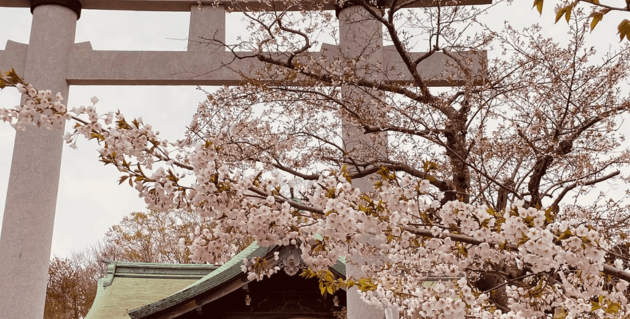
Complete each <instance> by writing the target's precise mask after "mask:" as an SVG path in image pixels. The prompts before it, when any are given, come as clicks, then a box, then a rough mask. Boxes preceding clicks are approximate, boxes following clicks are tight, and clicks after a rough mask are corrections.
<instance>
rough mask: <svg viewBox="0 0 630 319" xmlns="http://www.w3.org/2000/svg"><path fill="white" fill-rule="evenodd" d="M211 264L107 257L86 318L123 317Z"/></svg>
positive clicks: (186, 283)
mask: <svg viewBox="0 0 630 319" xmlns="http://www.w3.org/2000/svg"><path fill="white" fill-rule="evenodd" d="M217 268H218V267H217V266H214V265H198V264H155V263H129V262H117V261H110V262H108V266H107V275H106V276H105V277H103V278H101V279H100V280H99V281H98V286H97V287H98V288H97V294H96V298H95V299H94V303H93V304H92V307H91V309H90V312H89V313H88V315H87V316H86V319H123V318H124V319H127V318H129V314H128V311H129V310H130V309H134V308H137V307H140V306H142V305H146V304H149V303H152V302H155V301H158V300H161V299H163V298H166V297H167V296H169V295H171V294H173V293H176V292H177V291H179V290H181V289H182V288H185V287H187V286H189V285H190V284H192V283H194V282H196V281H197V280H199V279H200V278H203V277H204V276H205V275H207V274H208V273H210V272H212V271H213V270H216V269H217Z"/></svg>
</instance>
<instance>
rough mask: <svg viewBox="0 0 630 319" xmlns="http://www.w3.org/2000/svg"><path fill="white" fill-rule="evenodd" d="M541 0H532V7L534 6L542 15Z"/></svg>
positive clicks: (542, 0)
mask: <svg viewBox="0 0 630 319" xmlns="http://www.w3.org/2000/svg"><path fill="white" fill-rule="evenodd" d="M543 2H544V0H534V6H533V7H536V10H538V13H540V14H541V15H542V10H543ZM533 7H532V8H533Z"/></svg>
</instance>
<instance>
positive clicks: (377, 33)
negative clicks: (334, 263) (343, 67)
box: [338, 1, 387, 319]
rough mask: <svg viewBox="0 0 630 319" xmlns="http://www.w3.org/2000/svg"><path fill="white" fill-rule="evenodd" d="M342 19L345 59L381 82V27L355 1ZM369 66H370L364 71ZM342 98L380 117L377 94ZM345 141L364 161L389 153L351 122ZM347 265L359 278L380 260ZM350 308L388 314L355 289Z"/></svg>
mask: <svg viewBox="0 0 630 319" xmlns="http://www.w3.org/2000/svg"><path fill="white" fill-rule="evenodd" d="M338 18H339V47H340V50H341V55H342V56H343V57H344V58H345V59H348V58H356V57H359V56H362V57H363V58H365V59H366V60H365V62H360V63H358V65H357V69H358V70H360V71H359V76H363V77H366V78H369V79H373V80H376V81H377V80H378V79H379V77H380V75H381V72H380V69H379V67H378V63H379V62H381V61H382V59H383V50H382V48H383V34H382V25H381V23H380V22H378V21H376V20H375V19H374V18H373V17H372V16H371V15H370V13H369V12H368V11H367V10H365V9H364V8H363V7H361V6H359V5H352V1H346V4H345V5H344V7H342V8H339V9H338ZM366 64H367V65H368V67H367V68H365V66H366ZM341 92H342V95H343V97H344V99H352V100H362V103H364V105H359V106H357V109H356V110H355V111H357V112H363V113H365V114H368V116H370V114H369V113H372V114H371V116H377V111H378V108H377V104H376V103H377V100H376V99H375V98H376V97H375V95H374V94H375V93H377V92H376V91H371V89H369V88H365V89H359V88H356V87H347V86H346V87H342V90H341ZM342 133H343V142H344V148H345V149H346V150H347V151H351V152H352V151H357V152H362V153H364V154H365V157H364V159H365V160H370V159H375V158H385V157H386V156H387V155H386V151H387V135H386V134H380V135H378V136H376V135H374V134H372V135H373V137H376V138H373V139H370V137H369V135H366V134H363V132H362V131H361V130H360V129H357V128H356V126H353V125H351V124H350V123H349V122H347V121H344V123H343V132H342ZM350 169H351V168H350ZM352 186H353V187H357V188H359V189H361V190H362V191H364V192H369V191H372V190H373V186H372V181H370V180H369V178H367V177H364V178H360V179H354V180H353V181H352ZM361 241H363V242H370V243H372V244H375V239H374V238H370V237H369V235H368V236H365V237H364V238H362V239H361ZM349 257H350V258H348V262H347V263H346V273H347V275H348V276H351V277H355V278H360V277H363V276H365V273H363V272H362V271H361V265H362V264H367V263H373V262H380V260H366V259H363V258H360V257H359V256H349ZM347 307H348V319H384V318H385V312H384V311H383V309H381V308H380V307H376V306H372V305H368V304H366V303H365V302H363V301H362V300H361V298H360V296H359V293H358V291H357V288H356V287H353V288H350V289H348V291H347Z"/></svg>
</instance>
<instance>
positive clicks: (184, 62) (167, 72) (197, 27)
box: [0, 0, 492, 319]
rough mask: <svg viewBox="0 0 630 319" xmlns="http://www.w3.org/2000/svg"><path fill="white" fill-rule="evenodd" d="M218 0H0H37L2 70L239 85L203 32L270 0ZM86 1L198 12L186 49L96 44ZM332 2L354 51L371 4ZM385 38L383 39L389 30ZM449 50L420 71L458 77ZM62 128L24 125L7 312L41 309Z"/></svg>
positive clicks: (7, 240) (33, 77)
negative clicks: (208, 2) (356, 17)
mask: <svg viewBox="0 0 630 319" xmlns="http://www.w3.org/2000/svg"><path fill="white" fill-rule="evenodd" d="M381 1H382V0H381ZM219 2H221V3H223V6H219V7H210V6H208V7H204V8H203V10H198V1H197V0H0V7H24V8H31V12H32V14H33V22H32V27H31V36H30V41H29V44H28V45H26V44H20V43H16V42H12V41H8V43H7V45H6V48H5V50H4V51H0V70H2V71H6V70H10V69H11V68H14V69H15V70H16V71H17V72H18V74H20V75H22V76H24V78H25V79H26V80H27V81H29V82H30V83H33V85H34V86H35V87H37V88H39V89H50V90H52V91H53V92H61V93H62V94H63V95H64V97H66V99H67V97H68V88H69V86H70V85H237V84H238V83H239V81H240V76H239V75H238V73H236V72H234V71H232V70H229V69H227V68H221V66H222V65H223V63H227V62H229V61H231V60H232V53H230V52H225V51H222V50H217V48H216V47H214V46H208V45H203V44H201V43H200V42H203V40H202V38H205V39H209V38H215V39H218V40H222V41H224V42H225V6H230V5H232V4H234V3H240V4H242V5H243V7H244V6H248V7H249V8H252V9H256V8H258V7H259V6H262V5H264V2H259V1H247V0H220V1H219ZM273 2H275V3H274V4H275V5H276V9H283V8H282V6H283V5H282V1H279V0H273ZM379 2H380V1H379ZM388 3H391V0H386V1H384V4H385V5H387V4H388ZM433 3H434V2H433V1H431V0H421V1H417V2H416V3H414V4H413V5H411V6H407V7H423V6H430V5H431V4H433ZM490 3H492V0H460V1H459V4H462V5H474V4H490ZM316 4H318V1H313V5H314V6H315V5H316ZM82 9H99V10H137V11H179V12H182V11H188V12H190V13H191V18H190V29H189V38H188V39H189V43H188V51H187V52H163V51H161V52H149V51H94V50H92V47H91V45H90V43H89V42H85V43H78V44H75V43H74V40H75V31H76V22H77V20H78V19H79V18H80V16H81V10H82ZM232 9H237V7H235V6H234V7H232ZM324 9H327V10H335V9H341V10H342V11H341V14H340V15H339V19H340V25H341V27H342V32H341V35H340V42H339V43H340V46H339V48H337V49H341V50H342V51H344V52H353V51H355V52H356V50H353V48H356V45H358V44H357V43H353V41H352V40H353V39H352V34H354V33H357V32H364V31H365V30H357V28H356V27H355V29H353V28H352V21H348V19H351V18H349V17H350V16H352V14H344V11H345V12H351V11H352V12H359V11H361V10H364V9H363V8H362V7H360V6H353V5H352V1H351V0H350V1H346V5H344V6H343V8H336V7H335V5H334V4H333V3H331V2H326V3H325V4H324ZM344 27H345V28H346V31H345V32H344V31H343V28H344ZM380 27H381V26H380V24H376V25H374V26H373V29H372V31H375V30H376V32H378V33H379V34H380V30H381V29H380ZM379 41H380V45H382V37H380V40H379ZM375 45H378V43H375ZM323 47H326V48H327V49H328V50H329V51H330V50H331V49H334V46H332V45H324V46H323ZM392 50H393V48H387V47H385V48H383V49H382V52H381V54H380V56H382V60H383V61H382V63H383V65H388V68H389V71H388V72H392V74H398V73H400V72H401V71H402V72H403V73H408V72H405V71H404V70H405V69H404V65H403V64H402V61H401V59H400V57H398V56H397V55H396V52H392ZM312 54H314V55H318V54H320V53H317V52H315V53H312ZM357 54H358V53H357ZM415 54H417V55H420V54H423V53H415ZM459 54H461V55H462V57H464V56H467V57H469V58H471V59H472V60H473V61H475V63H474V64H473V70H475V69H479V68H480V67H481V65H482V63H481V62H482V60H485V52H479V53H477V54H472V53H459ZM447 59H448V58H447V57H446V56H445V55H443V54H441V53H436V54H434V55H432V56H431V57H430V58H428V59H426V60H424V61H423V62H422V64H421V65H420V66H419V68H418V70H419V72H420V74H421V76H422V77H423V78H425V79H429V80H428V81H427V84H428V85H430V86H447V85H451V84H452V83H453V79H455V80H457V78H458V74H457V72H456V71H455V70H454V69H447V68H445V62H446V60H447ZM261 65H262V64H261V62H258V61H257V60H253V59H249V60H236V61H234V62H232V63H231V65H230V66H231V68H232V69H234V70H236V71H243V72H251V71H255V70H256V69H257V68H259V67H261ZM209 71H212V72H209ZM409 79H410V77H407V78H402V79H400V80H399V81H401V82H407V81H409ZM296 85H300V83H296ZM62 136H63V128H62V129H57V130H53V131H48V130H46V129H44V128H40V129H38V128H31V127H29V128H28V129H27V130H26V131H18V132H17V134H16V138H15V146H14V150H13V159H12V163H11V173H10V177H9V187H8V191H7V198H6V204H5V210H4V221H3V224H2V235H1V236H2V237H1V238H0V317H2V318H41V317H42V316H43V312H44V299H45V295H46V283H47V275H48V262H49V260H48V259H49V256H50V250H51V242H52V232H53V222H54V215H55V206H56V201H57V191H58V186H59V173H60V166H61V152H62V146H63V141H62ZM355 295H356V294H355ZM356 298H357V296H354V297H353V298H350V296H349V300H348V308H349V313H348V315H349V316H350V318H351V319H355V318H359V317H362V319H368V318H369V319H372V318H374V319H381V318H382V317H383V313H382V312H380V313H376V314H375V313H374V312H373V311H372V312H371V313H370V312H368V311H366V310H365V307H364V306H362V305H361V304H360V303H361V301H360V300H357V299H356ZM351 299H354V300H355V301H354V302H353V301H351ZM362 309H363V310H362Z"/></svg>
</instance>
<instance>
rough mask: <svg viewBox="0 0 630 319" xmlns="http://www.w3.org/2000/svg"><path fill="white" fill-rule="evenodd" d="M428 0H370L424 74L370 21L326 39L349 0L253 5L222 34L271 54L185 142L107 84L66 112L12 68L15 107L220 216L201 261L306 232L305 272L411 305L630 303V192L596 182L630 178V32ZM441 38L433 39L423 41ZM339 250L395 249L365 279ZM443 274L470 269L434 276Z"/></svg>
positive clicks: (422, 313) (208, 231) (522, 313)
mask: <svg viewBox="0 0 630 319" xmlns="http://www.w3.org/2000/svg"><path fill="white" fill-rule="evenodd" d="M411 2H413V1H392V2H391V5H389V6H387V7H379V6H376V5H374V4H373V3H371V2H366V1H363V0H355V1H353V2H352V4H353V5H355V6H360V8H361V9H362V11H359V12H362V13H361V14H363V16H362V17H363V18H362V19H361V20H360V22H357V23H378V26H379V28H378V29H379V30H380V28H381V27H382V29H383V30H385V33H386V35H385V38H386V40H388V41H390V42H391V43H392V44H393V48H391V49H389V50H391V52H394V53H395V54H397V55H398V58H399V59H400V61H402V62H401V65H403V66H404V72H406V73H407V74H409V75H410V79H411V80H410V81H408V82H401V81H399V80H398V79H399V78H400V77H399V76H400V74H392V73H391V72H390V73H388V71H390V70H391V69H390V68H389V66H388V65H383V64H382V63H379V62H378V61H379V60H377V59H374V56H375V55H377V54H378V52H379V50H380V49H381V48H380V47H379V46H376V47H373V46H370V45H371V44H370V41H371V39H357V41H356V43H364V44H365V47H363V50H360V51H361V55H356V54H355V55H352V54H344V52H338V53H336V54H333V53H332V52H331V53H329V54H328V55H326V54H322V55H320V56H316V55H313V54H311V53H310V51H309V50H311V48H313V47H314V46H316V45H317V39H318V37H317V36H318V35H319V34H320V33H322V32H326V31H327V30H329V31H330V32H331V33H332V35H333V36H334V35H335V34H336V32H338V30H337V29H336V28H334V27H333V25H332V23H333V22H334V21H333V20H334V18H333V14H332V13H331V12H327V11H322V10H320V11H317V10H315V11H304V12H299V11H298V12H297V13H292V11H291V12H290V10H289V9H287V10H285V11H277V10H270V9H266V8H265V7H264V6H262V8H263V9H260V10H259V11H246V13H245V16H246V19H248V21H249V22H250V25H249V26H250V31H251V36H250V37H249V38H248V39H243V40H242V41H241V42H240V43H237V44H235V45H231V44H226V43H222V42H220V41H217V40H216V39H208V41H209V42H212V43H213V44H218V45H223V46H225V47H226V48H227V49H228V50H230V51H231V52H232V53H233V54H234V59H235V60H238V59H257V60H259V61H263V62H265V63H266V67H265V68H264V69H260V70H258V71H257V73H256V74H255V75H248V74H242V77H243V79H242V85H240V86H234V87H223V88H221V89H219V90H218V91H217V92H213V93H211V94H210V93H208V99H207V101H205V102H204V103H202V104H201V105H200V106H199V109H198V111H197V113H196V114H195V116H194V118H193V120H192V123H191V125H190V126H189V129H188V131H187V137H186V138H185V139H183V140H180V141H174V142H169V141H165V140H162V139H160V138H159V136H158V135H157V133H156V131H155V130H154V128H153V127H152V126H151V125H149V124H147V123H144V122H143V121H142V120H141V119H126V118H125V117H124V115H123V114H122V113H120V112H118V113H116V114H114V113H109V114H99V113H98V112H97V111H96V104H97V102H98V99H96V98H95V99H93V100H92V105H91V106H88V107H80V108H75V109H73V110H67V109H66V107H65V106H64V105H63V103H62V102H63V97H61V96H60V95H56V96H53V94H52V92H50V91H46V90H38V89H36V88H34V87H32V86H31V85H29V84H28V83H25V82H24V81H23V80H22V79H20V78H19V76H18V75H17V74H15V73H14V72H8V73H7V74H6V75H5V76H4V77H3V79H2V82H1V84H2V85H3V86H12V87H16V88H17V89H18V90H20V92H22V93H23V94H24V95H25V97H26V99H25V101H24V103H23V105H21V106H19V107H17V108H13V109H0V118H2V119H3V120H4V121H7V122H9V123H11V124H13V125H15V126H16V128H18V129H21V128H23V127H26V126H28V125H37V126H43V127H52V126H54V125H58V124H59V123H61V122H63V121H65V120H71V121H73V122H74V123H75V125H74V128H73V130H72V131H71V132H70V133H68V134H67V135H66V137H65V139H66V141H67V142H68V143H69V144H71V145H74V143H75V142H76V140H77V139H79V138H86V139H90V140H95V141H97V142H98V143H100V145H101V150H100V160H101V161H103V162H104V163H105V164H107V165H112V166H115V167H116V168H117V169H118V171H119V172H120V173H121V179H120V182H121V183H128V184H129V185H130V186H131V187H133V188H134V189H135V190H136V191H137V192H138V193H139V194H140V196H142V197H143V198H144V199H145V201H146V202H147V204H148V205H149V207H150V208H151V209H154V210H167V209H171V208H173V207H177V208H179V209H184V210H187V211H190V212H193V213H195V214H198V215H199V216H201V217H203V218H206V219H207V221H208V222H209V226H208V227H207V228H204V229H200V230H199V232H196V238H195V240H194V242H193V243H192V244H191V245H190V247H189V248H190V251H191V258H192V259H193V260H195V261H197V262H210V263H221V262H225V261H227V260H228V259H229V258H230V257H231V256H233V255H234V253H236V252H237V251H239V249H240V248H241V247H240V246H239V245H238V244H237V243H238V242H242V241H244V240H246V239H247V238H253V239H255V240H257V241H258V244H259V245H263V246H268V245H285V246H286V245H296V246H298V247H299V248H300V249H301V251H302V256H301V257H302V259H303V260H304V262H305V263H306V264H307V265H308V268H307V269H305V270H304V271H303V275H305V276H318V277H319V278H320V280H321V281H322V283H323V286H324V287H325V288H326V290H328V287H330V289H331V290H334V289H339V288H347V287H351V286H358V287H359V289H360V290H361V291H362V297H363V298H364V299H365V300H366V301H368V302H370V303H373V304H376V305H382V306H383V307H390V306H392V305H395V306H397V307H398V309H399V311H400V315H401V316H403V317H405V318H413V317H419V318H464V317H480V318H540V317H554V318H591V317H619V318H622V317H625V316H628V315H630V307H629V305H628V289H627V288H628V282H629V281H630V270H628V267H629V266H630V264H629V263H628V261H629V259H628V230H629V228H628V226H629V225H628V222H629V219H628V218H629V217H630V215H629V210H628V207H627V206H625V204H624V199H625V198H624V197H622V198H609V197H607V196H606V195H605V194H600V195H599V196H598V195H596V194H592V193H593V190H595V191H596V190H597V188H596V187H597V186H598V185H600V184H602V183H604V182H607V183H616V184H617V185H622V187H623V185H626V183H627V182H628V178H627V177H624V176H622V175H621V169H622V168H625V167H627V165H628V163H629V160H630V153H629V151H628V150H627V149H624V148H623V147H622V142H623V135H622V134H621V131H620V128H621V123H622V116H623V115H624V114H626V113H627V111H628V110H629V108H630V98H629V97H628V96H627V93H624V92H623V90H622V88H623V85H624V84H626V83H627V81H628V75H629V74H628V72H627V70H628V69H629V68H628V67H629V66H630V65H629V64H630V53H629V52H630V50H628V47H627V46H626V47H624V49H623V50H621V51H619V52H608V53H604V54H601V53H597V52H595V50H594V49H593V48H588V47H585V46H584V37H585V34H586V33H587V32H588V30H589V29H590V26H589V20H588V19H589V18H588V16H587V15H586V14H583V13H581V11H580V10H579V9H575V10H574V11H573V14H572V15H571V18H572V20H571V23H570V38H571V41H570V42H569V43H568V44H567V45H559V44H557V43H555V42H554V41H552V40H551V39H547V38H544V37H543V36H542V35H541V32H540V29H539V28H537V27H532V28H529V29H527V30H524V31H519V30H514V29H512V28H510V27H506V29H505V30H504V31H502V32H497V31H492V30H483V25H478V27H477V28H471V26H472V25H477V23H478V22H477V21H479V15H480V14H481V13H483V9H482V8H477V7H460V6H453V5H452V4H453V3H449V4H450V6H446V5H442V4H446V3H441V2H440V1H437V2H436V3H437V4H440V5H439V6H437V7H431V8H420V9H405V7H406V6H408V5H409V4H410V3H411ZM285 5H287V6H296V7H298V8H299V6H301V5H302V2H301V1H298V0H292V1H288V2H287V3H286V4H285ZM290 9H294V8H290ZM342 13H343V12H342ZM476 30H479V31H476ZM427 40H428V48H429V52H427V53H426V54H421V55H418V54H413V53H411V50H412V49H413V48H414V45H415V44H417V43H419V42H420V41H427ZM355 48H356V47H355ZM375 48H376V49H375ZM464 49H467V50H473V51H478V50H486V49H493V50H495V52H500V53H503V55H502V56H501V57H499V58H497V59H495V60H492V61H489V62H488V63H487V65H486V66H485V68H483V69H482V70H479V69H478V68H477V69H475V68H474V63H472V61H471V60H469V59H467V58H463V57H464V56H463V55H459V54H456V53H454V52H456V51H458V50H464ZM281 52H284V53H281ZM440 53H441V54H444V55H445V56H446V57H448V59H447V61H448V62H447V65H449V66H451V67H452V68H454V69H455V70H456V71H457V72H458V74H460V75H461V80H457V81H456V79H455V77H453V78H451V79H450V80H449V81H448V84H449V85H451V87H449V88H440V89H434V88H430V87H429V85H428V83H429V81H430V80H431V79H429V78H427V77H426V76H424V75H422V73H421V72H419V71H418V65H421V63H422V61H424V60H426V59H429V58H431V57H434V56H437V55H438V54H440ZM224 67H226V68H230V67H231V65H225V66H224ZM298 81H299V84H300V85H299V86H298V85H296V83H297V82H298ZM340 256H347V257H348V262H349V263H353V262H355V260H358V259H354V258H353V256H360V257H362V258H363V257H364V258H367V259H370V258H371V257H375V256H376V257H379V258H377V261H376V262H373V263H371V264H365V265H362V269H363V271H364V273H365V276H363V277H362V278H352V277H349V278H347V279H346V280H338V279H334V278H332V277H331V276H329V274H328V273H327V267H329V266H331V265H332V264H334V263H335V262H336V261H337V259H338V258H339V257H340ZM372 259H373V258H372ZM277 270H278V267H277V265H276V264H275V263H274V260H262V259H256V258H254V259H253V260H248V261H247V262H246V264H245V266H244V271H247V272H250V278H251V279H255V278H258V279H260V278H262V276H264V275H272V274H273V273H274V272H276V271H277ZM431 276H433V277H435V276H442V277H455V278H458V279H457V280H442V281H438V282H437V283H436V284H434V285H430V286H427V285H425V284H424V283H425V282H426V280H427V278H429V277H431Z"/></svg>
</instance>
